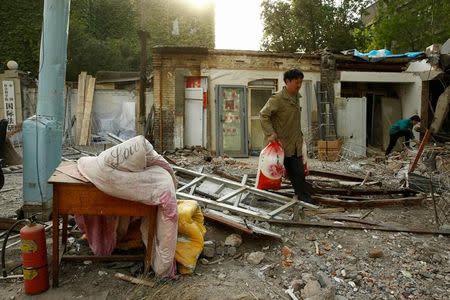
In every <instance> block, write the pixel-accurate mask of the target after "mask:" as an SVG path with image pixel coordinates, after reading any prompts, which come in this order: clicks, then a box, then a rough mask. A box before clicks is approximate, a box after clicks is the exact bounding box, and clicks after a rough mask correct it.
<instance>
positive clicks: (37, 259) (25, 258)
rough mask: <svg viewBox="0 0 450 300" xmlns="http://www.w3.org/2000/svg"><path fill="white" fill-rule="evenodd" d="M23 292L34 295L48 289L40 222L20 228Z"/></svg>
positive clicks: (42, 232) (42, 231) (43, 235)
mask: <svg viewBox="0 0 450 300" xmlns="http://www.w3.org/2000/svg"><path fill="white" fill-rule="evenodd" d="M20 239H21V242H22V245H21V247H20V248H21V250H22V268H23V279H24V287H25V293H27V294H29V295H34V294H38V293H42V292H44V291H46V290H48V265H47V245H46V243H45V230H44V226H43V225H41V224H36V223H30V224H27V225H25V226H24V227H22V229H21V230H20Z"/></svg>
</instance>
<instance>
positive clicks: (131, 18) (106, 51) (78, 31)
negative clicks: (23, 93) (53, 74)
mask: <svg viewBox="0 0 450 300" xmlns="http://www.w3.org/2000/svg"><path fill="white" fill-rule="evenodd" d="M43 7H44V0H33V1H29V0H0V24H2V30H1V31H0V40H1V42H0V71H1V70H2V69H3V68H4V67H5V65H6V62H7V61H9V60H11V59H14V60H16V61H17V62H18V63H19V68H20V69H21V70H24V71H30V72H31V74H32V76H34V77H37V76H38V68H39V51H40V48H39V45H40V38H41V29H42V18H43ZM176 23H178V27H177V26H175V25H176ZM174 24H175V25H174ZM176 27H177V28H176ZM175 29H178V30H175ZM138 30H146V31H147V32H148V33H149V36H150V39H149V41H148V45H147V49H151V47H153V46H154V45H172V46H203V47H209V48H213V47H214V39H215V37H214V6H213V3H212V1H210V2H209V4H208V5H207V6H206V7H204V8H196V7H194V6H192V5H190V1H188V0H71V7H70V21H69V40H68V50H67V52H68V53H67V76H66V79H67V80H77V76H78V74H79V73H80V72H81V71H87V72H88V73H90V74H95V73H96V72H97V71H100V70H110V71H137V70H138V67H139V51H140V45H139V37H138ZM148 56H149V57H148V58H149V59H148V61H149V62H150V61H151V60H150V56H151V51H150V50H149V51H148Z"/></svg>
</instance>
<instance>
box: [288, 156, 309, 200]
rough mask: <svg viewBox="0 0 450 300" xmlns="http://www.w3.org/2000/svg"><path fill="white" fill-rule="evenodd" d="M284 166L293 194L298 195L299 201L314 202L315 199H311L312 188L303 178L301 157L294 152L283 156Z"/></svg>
mask: <svg viewBox="0 0 450 300" xmlns="http://www.w3.org/2000/svg"><path fill="white" fill-rule="evenodd" d="M284 168H285V169H286V172H287V175H288V177H289V180H290V181H291V183H292V187H293V188H294V191H295V194H296V195H297V196H298V199H299V200H300V201H304V202H308V203H313V204H315V201H313V200H312V199H311V194H313V189H312V187H311V185H310V184H309V183H307V182H306V180H305V173H304V172H305V170H304V166H303V158H302V157H301V156H300V157H297V155H296V154H294V155H293V156H288V157H284Z"/></svg>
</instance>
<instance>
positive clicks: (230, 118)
mask: <svg viewBox="0 0 450 300" xmlns="http://www.w3.org/2000/svg"><path fill="white" fill-rule="evenodd" d="M245 91H246V90H245V86H236V85H219V86H218V87H217V89H216V93H217V95H216V99H218V109H217V137H218V138H217V149H218V152H219V155H222V154H227V155H229V156H231V157H248V145H247V124H246V115H247V105H246V93H245Z"/></svg>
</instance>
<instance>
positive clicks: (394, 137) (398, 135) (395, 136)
mask: <svg viewBox="0 0 450 300" xmlns="http://www.w3.org/2000/svg"><path fill="white" fill-rule="evenodd" d="M402 136H404V137H405V144H406V146H407V147H409V140H410V138H411V132H410V131H408V130H402V131H399V132H396V133H394V134H390V135H389V146H388V147H387V149H386V153H385V155H388V154H389V153H391V151H392V149H394V147H395V144H396V143H397V140H398V139H399V138H401V137H402Z"/></svg>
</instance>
